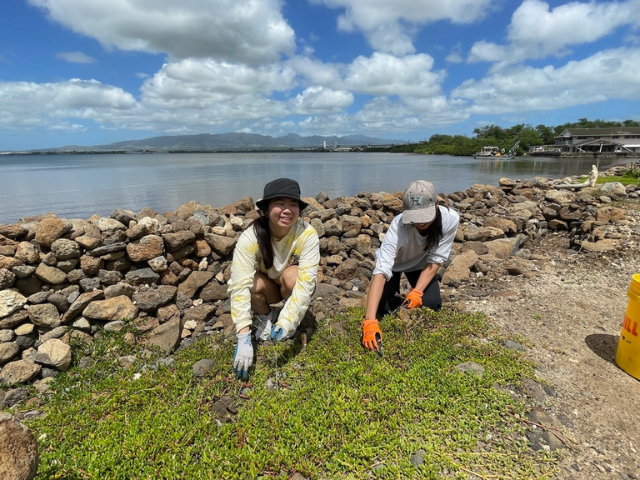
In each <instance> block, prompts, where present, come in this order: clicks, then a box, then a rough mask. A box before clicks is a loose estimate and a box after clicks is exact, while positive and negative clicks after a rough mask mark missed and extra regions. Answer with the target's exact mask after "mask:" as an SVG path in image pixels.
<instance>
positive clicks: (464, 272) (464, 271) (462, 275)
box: [442, 250, 478, 285]
mask: <svg viewBox="0 0 640 480" xmlns="http://www.w3.org/2000/svg"><path fill="white" fill-rule="evenodd" d="M477 261H478V254H477V253H476V252H474V251H473V250H467V251H465V252H462V253H461V254H460V255H456V256H455V257H454V258H453V260H451V263H450V264H449V266H448V267H447V269H446V270H445V272H444V275H443V276H442V283H443V284H445V285H456V284H457V283H459V282H462V281H464V280H468V279H469V274H470V273H471V270H470V269H471V267H472V266H473V265H474V264H475V263H476V262H477Z"/></svg>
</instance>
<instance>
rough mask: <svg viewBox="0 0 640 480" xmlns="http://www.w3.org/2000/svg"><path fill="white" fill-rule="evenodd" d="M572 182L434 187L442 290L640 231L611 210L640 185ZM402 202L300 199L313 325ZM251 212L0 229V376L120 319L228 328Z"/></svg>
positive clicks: (365, 278) (167, 332)
mask: <svg viewBox="0 0 640 480" xmlns="http://www.w3.org/2000/svg"><path fill="white" fill-rule="evenodd" d="M627 168H628V167H627ZM624 170H626V168H625V167H619V168H616V169H611V170H610V171H608V172H606V173H605V174H608V175H616V174H620V173H621V172H623V171H624ZM575 181H576V179H575V178H567V179H564V180H550V179H545V178H536V179H532V180H525V181H521V180H513V179H507V178H503V179H501V181H500V186H499V187H494V186H490V185H473V186H471V187H470V188H468V189H467V190H464V191H457V192H452V193H449V194H447V195H445V194H441V195H440V196H441V197H442V198H443V200H444V203H445V204H446V205H447V206H449V207H451V208H454V209H456V210H457V211H458V212H459V213H460V215H461V221H460V228H459V230H458V234H457V236H456V243H455V244H454V248H453V252H452V256H451V259H450V261H449V262H447V264H446V265H445V266H443V267H442V268H441V272H440V273H441V275H442V285H443V292H444V293H445V295H444V296H445V298H452V297H453V296H454V292H455V290H456V289H459V288H462V287H464V285H465V284H468V283H469V282H475V283H477V282H479V281H481V280H483V281H485V282H491V281H492V280H494V279H496V278H499V277H502V276H505V275H525V276H530V275H535V270H536V268H537V266H536V262H539V261H544V258H543V257H539V256H538V257H536V256H533V255H531V254H530V253H529V252H528V250H527V249H526V244H527V242H532V241H536V240H537V239H539V238H540V237H541V236H543V235H546V234H548V233H550V232H551V233H557V234H562V235H567V237H568V238H569V243H568V246H572V247H574V248H576V249H579V250H581V251H583V252H602V251H610V250H615V249H620V248H629V242H628V241H626V240H628V239H630V238H631V239H633V238H636V237H637V235H638V234H640V232H638V229H637V225H634V224H633V223H634V221H635V220H630V219H628V218H627V215H626V213H625V211H624V210H622V209H620V208H615V207H611V206H609V205H608V204H609V203H611V201H612V199H616V198H629V199H638V196H639V193H640V191H639V188H638V187H637V186H635V185H633V186H628V187H626V188H625V187H624V186H622V185H621V184H618V183H616V184H608V185H606V186H604V187H602V188H603V189H606V191H602V190H599V188H595V189H594V188H583V189H581V190H573V191H572V190H569V189H556V188H555V187H556V186H558V185H560V184H567V183H574V182H575ZM401 198H402V192H396V193H384V192H382V193H366V192H363V193H359V194H357V195H356V196H354V197H339V198H334V199H330V198H328V196H327V195H326V194H325V193H320V194H319V195H318V196H317V197H315V198H305V200H306V201H308V202H309V204H310V205H309V207H308V208H307V209H306V210H305V211H304V212H303V216H305V217H306V219H307V220H308V221H309V222H310V223H311V225H313V227H314V228H316V230H317V231H318V235H319V237H320V249H321V254H322V258H321V264H320V271H319V276H318V280H319V283H318V288H317V289H316V293H315V296H314V300H313V303H312V309H310V314H309V316H310V317H311V318H310V323H311V324H312V323H313V322H322V321H323V320H324V319H325V318H327V317H328V316H330V315H332V314H335V313H337V312H339V311H341V310H343V309H345V308H346V307H350V306H357V305H361V304H362V303H363V298H364V295H365V291H366V288H367V286H368V282H369V280H370V277H371V271H372V269H373V266H374V253H375V251H376V249H377V248H378V247H379V245H380V243H381V240H382V239H383V238H384V234H385V232H386V231H387V229H388V227H389V224H390V222H391V220H392V219H393V218H394V216H396V215H397V214H398V213H400V212H401V210H402V201H401ZM257 216H258V213H257V212H256V210H255V206H254V202H253V200H252V199H251V198H250V197H246V198H243V199H241V200H238V201H237V202H235V203H233V204H231V205H227V206H225V207H222V208H213V207H211V206H209V205H200V204H198V203H196V202H189V203H186V204H184V205H182V206H180V207H179V208H178V209H177V210H176V211H175V212H165V213H164V214H162V215H160V214H158V213H156V212H154V211H152V210H151V209H149V208H144V209H143V210H141V211H140V212H138V213H134V212H132V211H128V210H122V209H116V210H115V211H114V212H113V213H112V214H111V215H110V217H109V218H102V217H99V216H93V217H91V218H89V219H87V220H82V219H62V218H57V217H56V216H55V215H53V214H48V215H43V216H41V217H37V218H26V219H22V220H21V221H20V222H18V223H14V224H11V225H0V384H1V385H3V386H4V387H9V388H15V387H18V386H20V385H21V384H24V383H27V382H32V381H35V382H41V383H42V382H44V380H43V379H48V378H50V377H52V376H54V375H55V374H56V373H57V372H59V371H66V370H67V369H68V368H69V367H70V365H71V362H72V358H73V352H72V349H71V347H70V346H69V345H70V343H71V340H72V339H78V340H84V341H91V340H92V338H93V337H94V336H95V335H99V334H100V332H101V331H103V330H106V331H112V330H119V329H121V328H122V327H123V324H124V323H123V321H132V322H133V325H134V326H135V328H136V329H137V331H138V333H139V335H137V336H135V335H130V338H129V340H130V341H142V342H144V343H145V344H146V345H149V346H156V347H159V348H160V349H162V350H164V351H165V352H167V354H169V353H170V352H172V351H174V350H175V349H176V348H177V347H178V346H179V345H181V344H183V345H188V344H189V342H192V341H194V339H195V338H197V337H198V336H201V335H208V334H211V333H212V332H216V331H220V330H222V331H223V332H224V334H226V335H232V334H233V333H234V326H233V323H232V320H231V316H230V314H229V311H230V308H229V301H228V298H227V292H226V289H227V288H226V282H227V280H228V279H229V275H230V265H231V259H232V255H233V249H234V246H235V243H236V241H237V239H238V237H239V235H240V233H241V232H242V231H243V230H244V229H245V228H247V226H248V225H249V224H250V223H251V222H252V221H253V220H254V219H255V218H257ZM634 236H636V237H634ZM634 248H636V247H634ZM447 295H449V297H447ZM305 328H306V327H305ZM44 383H46V382H44ZM37 387H38V385H36V388H37ZM17 391H18V390H9V391H8V392H7V393H6V395H5V392H3V391H1V390H0V397H1V398H0V408H1V407H2V404H3V402H4V403H12V402H10V401H9V399H13V400H18V401H19V398H18V397H20V394H19V393H16V392H17ZM13 397H16V398H13ZM3 398H4V400H3Z"/></svg>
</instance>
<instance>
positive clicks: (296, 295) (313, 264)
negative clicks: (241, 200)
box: [228, 178, 320, 378]
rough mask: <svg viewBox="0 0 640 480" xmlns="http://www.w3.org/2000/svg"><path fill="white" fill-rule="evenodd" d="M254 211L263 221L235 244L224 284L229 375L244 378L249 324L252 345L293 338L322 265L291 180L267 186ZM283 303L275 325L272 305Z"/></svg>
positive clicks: (249, 354)
mask: <svg viewBox="0 0 640 480" xmlns="http://www.w3.org/2000/svg"><path fill="white" fill-rule="evenodd" d="M256 205H257V207H258V209H259V210H260V213H261V215H260V217H259V218H257V219H256V220H255V221H254V222H253V223H252V224H251V226H250V227H249V228H248V229H247V230H245V231H244V232H243V233H242V235H241V236H240V239H239V240H238V243H237V245H236V248H235V251H234V253H233V262H232V264H231V278H230V280H229V282H228V286H229V288H228V293H229V297H230V300H231V317H232V318H233V322H234V324H235V326H236V334H237V337H238V343H237V346H236V351H235V355H234V359H233V370H234V371H235V373H236V375H238V377H243V378H247V376H248V370H249V367H250V366H251V365H252V364H253V345H252V342H251V328H250V327H251V325H252V323H254V324H255V327H256V339H259V340H266V339H269V338H270V339H271V340H274V341H282V340H286V339H287V338H290V337H292V336H293V334H294V333H295V331H296V328H298V325H299V324H300V322H301V321H302V318H303V317H304V314H305V313H306V311H307V309H308V308H309V303H310V302H311V296H312V295H313V291H314V289H315V286H316V278H317V275H318V264H319V263H320V247H319V240H318V234H317V233H316V230H315V229H314V228H313V227H312V226H311V225H309V224H308V223H306V222H304V221H303V220H302V219H301V218H300V212H301V211H302V210H304V209H305V208H306V207H307V203H306V202H303V201H302V200H301V199H300V186H299V185H298V182H296V181H295V180H291V179H289V178H279V179H277V180H274V181H272V182H269V183H268V184H267V185H265V187H264V195H263V197H262V199H260V200H258V201H257V202H256ZM283 299H284V300H286V301H285V303H284V307H283V308H282V311H281V312H280V315H279V316H278V320H277V323H276V324H275V325H273V324H272V320H273V318H272V311H271V307H270V305H271V304H274V303H278V302H279V301H280V300H283ZM252 312H253V313H254V314H255V317H256V318H255V321H254V320H253V315H252Z"/></svg>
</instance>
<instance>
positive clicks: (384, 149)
mask: <svg viewBox="0 0 640 480" xmlns="http://www.w3.org/2000/svg"><path fill="white" fill-rule="evenodd" d="M380 152H383V153H398V154H404V155H407V154H411V155H424V156H428V157H429V156H436V154H428V153H415V152H391V148H390V147H370V148H366V149H364V150H361V149H357V150H352V151H341V152H340V153H380ZM188 153H196V154H208V153H225V154H229V153H335V152H334V151H332V150H330V149H324V148H282V149H232V150H168V151H163V150H140V151H123V150H104V151H96V150H92V151H80V150H72V151H51V150H47V151H27V152H22V151H18V152H0V157H2V156H9V155H16V156H18V155H25V156H34V155H36V156H43V155H159V154H168V155H176V154H188ZM437 156H443V155H440V154H438V155H437ZM444 156H452V157H468V156H473V155H444ZM516 158H521V159H530V158H531V159H536V158H561V159H562V158H565V159H572V158H581V159H584V158H593V159H598V158H621V159H622V158H629V159H634V158H640V155H619V154H615V153H598V154H589V155H584V154H582V155H578V154H575V153H565V154H561V155H554V156H553V157H552V156H549V157H545V156H544V155H528V154H526V153H525V154H524V155H520V156H516V157H514V158H512V159H510V160H513V159H516ZM479 160H481V161H483V160H501V158H500V157H490V158H480V159H479Z"/></svg>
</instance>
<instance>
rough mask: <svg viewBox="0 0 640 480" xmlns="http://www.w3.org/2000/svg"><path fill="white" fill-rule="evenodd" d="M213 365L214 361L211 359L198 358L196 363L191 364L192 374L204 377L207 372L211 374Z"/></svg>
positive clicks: (214, 364)
mask: <svg viewBox="0 0 640 480" xmlns="http://www.w3.org/2000/svg"><path fill="white" fill-rule="evenodd" d="M215 366H216V363H215V361H214V360H211V359H208V358H204V359H202V360H198V361H197V362H196V363H194V364H193V367H192V370H193V376H194V377H206V376H208V375H209V374H211V372H212V371H213V369H214V368H215Z"/></svg>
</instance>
